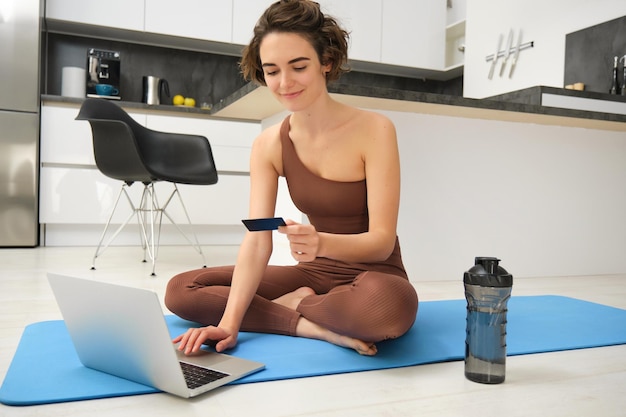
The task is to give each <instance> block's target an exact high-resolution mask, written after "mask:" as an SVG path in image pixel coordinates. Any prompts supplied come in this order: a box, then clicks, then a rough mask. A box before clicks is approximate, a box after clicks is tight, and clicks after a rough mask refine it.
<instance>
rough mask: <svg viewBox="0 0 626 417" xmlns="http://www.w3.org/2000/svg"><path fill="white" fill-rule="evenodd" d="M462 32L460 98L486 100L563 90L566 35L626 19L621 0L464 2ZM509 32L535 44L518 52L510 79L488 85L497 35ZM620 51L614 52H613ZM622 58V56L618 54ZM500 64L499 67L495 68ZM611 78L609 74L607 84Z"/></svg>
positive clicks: (504, 78)
mask: <svg viewBox="0 0 626 417" xmlns="http://www.w3.org/2000/svg"><path fill="white" fill-rule="evenodd" d="M467 3H468V4H467V23H466V29H465V44H466V49H465V69H464V71H465V72H464V90H463V95H464V96H465V97H470V98H484V97H489V96H492V95H497V94H501V93H505V92H509V91H515V90H520V89H523V88H527V87H533V86H536V85H545V86H552V87H563V79H564V63H565V36H566V35H567V34H568V33H571V32H575V31H578V30H581V29H584V28H586V27H589V26H593V25H596V24H599V23H603V22H606V21H609V20H613V19H616V18H618V17H621V16H624V15H626V1H624V0H595V1H588V0H548V1H546V0H507V1H499V0H468V2H467ZM509 29H513V30H514V32H515V38H516V39H517V32H518V30H519V29H522V30H523V41H522V42H526V41H534V42H535V46H534V48H532V49H528V50H525V51H522V52H521V53H520V55H519V60H518V63H517V68H516V70H515V73H514V75H513V78H511V79H509V77H508V70H507V71H506V73H505V74H506V76H505V77H502V78H500V77H499V75H497V74H496V75H494V77H493V79H491V80H489V79H488V78H487V74H488V73H489V66H490V63H488V62H486V61H485V57H486V56H487V55H491V54H493V52H494V50H495V48H496V45H497V41H498V35H499V34H502V35H503V37H504V40H503V42H502V43H503V46H502V48H501V49H502V50H504V49H505V47H504V44H505V43H506V38H507V35H508V33H509ZM617 52H618V51H616V53H617ZM621 52H624V53H626V51H621ZM498 65H499V64H498ZM609 76H610V74H607V79H608V77H609Z"/></svg>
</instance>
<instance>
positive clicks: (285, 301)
mask: <svg viewBox="0 0 626 417" xmlns="http://www.w3.org/2000/svg"><path fill="white" fill-rule="evenodd" d="M314 294H315V291H313V289H312V288H309V287H300V288H298V289H297V290H295V291H292V292H290V293H287V294H285V295H283V296H281V297H278V298H275V299H273V300H272V301H273V302H275V303H276V304H280V305H281V306H283V307H287V308H290V309H292V310H296V309H297V308H298V304H300V301H302V299H303V298H304V297H308V296H309V295H314Z"/></svg>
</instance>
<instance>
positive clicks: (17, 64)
mask: <svg viewBox="0 0 626 417" xmlns="http://www.w3.org/2000/svg"><path fill="white" fill-rule="evenodd" d="M42 10H43V1H42V0H0V247H34V246H37V245H38V244H39V219H38V216H39V215H38V212H39V211H38V205H39V202H38V193H39V192H38V182H39V181H38V176H39V169H38V165H39V100H40V89H39V83H40V57H41V53H40V44H41V20H42Z"/></svg>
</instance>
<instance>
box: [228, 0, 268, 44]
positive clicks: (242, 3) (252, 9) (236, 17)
mask: <svg viewBox="0 0 626 417" xmlns="http://www.w3.org/2000/svg"><path fill="white" fill-rule="evenodd" d="M275 1H276V0H233V39H232V42H233V43H236V44H238V45H247V44H248V43H249V42H250V39H252V34H253V30H254V25H255V24H256V22H257V20H259V17H261V15H262V14H263V12H264V11H265V9H267V8H268V7H269V6H270V5H271V4H272V3H275Z"/></svg>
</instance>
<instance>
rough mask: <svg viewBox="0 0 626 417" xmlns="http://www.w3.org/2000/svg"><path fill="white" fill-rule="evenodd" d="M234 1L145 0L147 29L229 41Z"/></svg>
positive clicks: (196, 37)
mask: <svg viewBox="0 0 626 417" xmlns="http://www.w3.org/2000/svg"><path fill="white" fill-rule="evenodd" d="M232 22H233V0H211V1H206V0H177V1H175V2H173V1H171V0H149V1H146V11H145V31H146V32H153V33H159V34H164V35H171V36H180V37H184V38H194V39H201V40H208V41H216V42H227V43H230V42H231V39H232V29H233V28H232Z"/></svg>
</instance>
